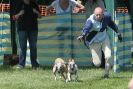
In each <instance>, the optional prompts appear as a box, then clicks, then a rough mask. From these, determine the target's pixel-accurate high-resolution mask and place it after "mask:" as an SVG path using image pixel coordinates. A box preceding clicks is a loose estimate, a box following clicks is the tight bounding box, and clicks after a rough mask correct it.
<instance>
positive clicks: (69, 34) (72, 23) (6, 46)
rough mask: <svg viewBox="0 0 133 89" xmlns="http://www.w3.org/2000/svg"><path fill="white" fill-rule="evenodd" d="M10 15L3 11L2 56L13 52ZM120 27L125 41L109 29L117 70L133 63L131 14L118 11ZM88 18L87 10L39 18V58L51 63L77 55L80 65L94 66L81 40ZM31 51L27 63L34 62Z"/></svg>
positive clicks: (0, 53) (0, 23) (0, 33)
mask: <svg viewBox="0 0 133 89" xmlns="http://www.w3.org/2000/svg"><path fill="white" fill-rule="evenodd" d="M9 18H10V16H9V14H8V13H1V14H0V50H1V51H0V59H2V58H3V54H5V53H6V54H7V53H11V42H10V20H9ZM117 20H118V21H119V24H118V26H119V29H120V31H121V32H122V33H123V36H124V38H123V39H124V41H123V42H122V43H120V42H118V40H117V37H116V34H115V33H114V32H112V31H111V30H108V33H109V37H110V39H111V46H112V50H113V51H112V58H113V59H114V62H113V63H114V71H115V72H117V71H119V70H120V68H121V67H125V66H127V65H130V64H131V39H132V30H131V23H130V21H129V20H130V18H129V15H128V14H122V13H117ZM84 22H85V15H84V14H72V15H71V14H69V13H68V14H64V15H53V16H46V17H43V18H41V19H39V34H38V45H37V47H38V61H39V63H40V64H41V65H43V66H45V65H46V66H51V65H52V64H53V62H54V59H55V58H57V57H62V58H64V59H65V60H66V61H67V60H68V59H69V58H74V59H75V60H76V62H77V63H78V65H79V66H91V64H92V62H91V53H90V51H89V50H88V49H87V48H86V47H85V46H84V44H83V43H82V42H78V41H77V40H76V37H77V36H79V34H80V32H81V30H82V28H83V25H84ZM29 57H30V52H29V50H28V51H27V59H28V60H27V64H30V60H29V59H30V58H29Z"/></svg>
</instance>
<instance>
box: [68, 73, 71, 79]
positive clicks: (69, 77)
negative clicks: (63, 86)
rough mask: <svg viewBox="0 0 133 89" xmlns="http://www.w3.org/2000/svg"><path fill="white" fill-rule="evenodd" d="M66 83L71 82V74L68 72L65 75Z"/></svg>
mask: <svg viewBox="0 0 133 89" xmlns="http://www.w3.org/2000/svg"><path fill="white" fill-rule="evenodd" d="M67 77H68V81H71V74H70V73H69V72H68V73H67Z"/></svg>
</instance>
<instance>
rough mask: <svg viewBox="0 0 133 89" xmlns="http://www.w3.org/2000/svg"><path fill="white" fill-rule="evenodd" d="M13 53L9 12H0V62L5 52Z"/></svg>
mask: <svg viewBox="0 0 133 89" xmlns="http://www.w3.org/2000/svg"><path fill="white" fill-rule="evenodd" d="M8 53H9V54H10V53H11V33H10V15H9V13H0V63H2V61H3V55H4V54H8Z"/></svg>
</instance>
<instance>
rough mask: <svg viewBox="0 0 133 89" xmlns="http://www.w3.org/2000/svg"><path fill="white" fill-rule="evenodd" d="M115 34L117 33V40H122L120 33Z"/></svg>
mask: <svg viewBox="0 0 133 89" xmlns="http://www.w3.org/2000/svg"><path fill="white" fill-rule="evenodd" d="M117 35H118V40H119V41H120V42H122V35H121V33H118V34H117Z"/></svg>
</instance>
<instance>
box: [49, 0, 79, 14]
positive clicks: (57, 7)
mask: <svg viewBox="0 0 133 89" xmlns="http://www.w3.org/2000/svg"><path fill="white" fill-rule="evenodd" d="M76 5H77V2H76V1H74V0H69V6H68V7H67V9H66V10H63V9H62V8H61V7H60V5H59V0H55V1H54V2H53V3H52V4H51V6H52V7H53V8H54V9H55V11H56V14H61V13H67V12H71V11H72V10H73V9H74V7H75V6H76Z"/></svg>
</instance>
